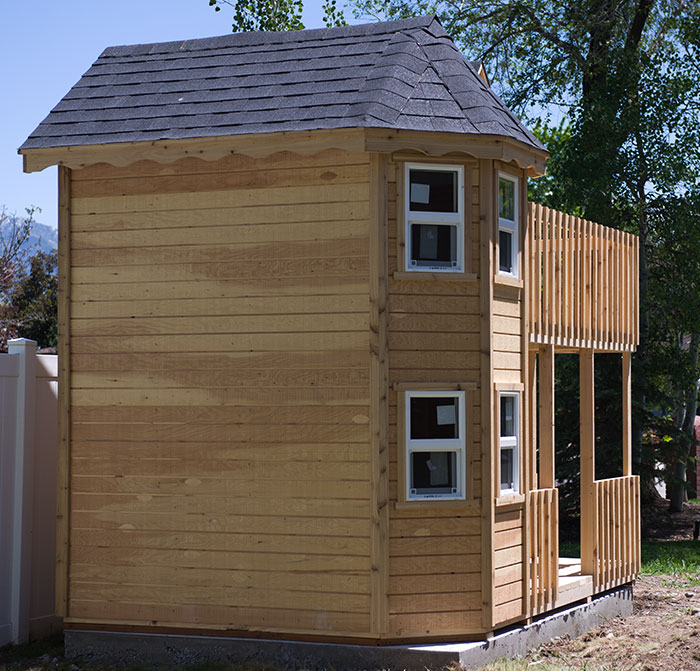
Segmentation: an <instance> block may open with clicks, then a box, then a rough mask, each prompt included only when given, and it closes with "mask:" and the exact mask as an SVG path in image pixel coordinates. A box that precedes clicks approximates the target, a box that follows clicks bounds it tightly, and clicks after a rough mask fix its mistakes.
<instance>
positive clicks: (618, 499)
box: [582, 475, 640, 590]
mask: <svg viewBox="0 0 700 671" xmlns="http://www.w3.org/2000/svg"><path fill="white" fill-rule="evenodd" d="M594 491H595V499H596V506H597V527H598V531H597V539H598V559H597V562H596V566H595V567H594V570H593V572H592V575H593V576H594V584H595V587H596V588H597V589H600V590H602V589H607V588H610V587H614V586H616V585H619V584H621V583H624V582H629V581H630V580H633V579H634V578H635V577H636V574H637V573H638V572H639V570H640V551H639V548H640V531H639V521H640V515H639V477H638V476H634V475H632V476H622V477H619V478H609V479H607V480H598V481H596V482H595V483H594ZM582 556H583V555H582Z"/></svg>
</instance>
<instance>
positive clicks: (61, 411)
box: [56, 166, 71, 617]
mask: <svg viewBox="0 0 700 671" xmlns="http://www.w3.org/2000/svg"><path fill="white" fill-rule="evenodd" d="M70 190H71V170H70V169H69V168H65V167H63V166H59V167H58V379H59V383H58V458H57V489H56V491H57V501H56V614H57V615H60V616H62V617H66V616H67V615H68V570H69V554H70V548H69V544H68V538H69V530H70V507H69V505H70V504H69V502H70V499H69V486H70V385H71V381H70V331H69V325H70V296H71V286H70V281H71V273H70V219H71V192H70Z"/></svg>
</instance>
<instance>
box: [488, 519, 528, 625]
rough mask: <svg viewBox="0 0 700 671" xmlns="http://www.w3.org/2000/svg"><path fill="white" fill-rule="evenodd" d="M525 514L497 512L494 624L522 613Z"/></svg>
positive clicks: (495, 528)
mask: <svg viewBox="0 0 700 671" xmlns="http://www.w3.org/2000/svg"><path fill="white" fill-rule="evenodd" d="M522 546H523V511H522V509H521V508H513V509H508V510H497V511H496V517H495V523H494V542H493V550H494V571H493V576H494V582H493V592H494V599H493V601H494V622H495V623H501V622H506V621H508V620H512V619H513V618H517V617H519V616H520V615H522V613H523V575H524V566H523V557H522V554H523V548H522Z"/></svg>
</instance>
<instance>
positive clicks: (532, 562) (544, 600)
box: [526, 489, 559, 615]
mask: <svg viewBox="0 0 700 671" xmlns="http://www.w3.org/2000/svg"><path fill="white" fill-rule="evenodd" d="M527 496H528V504H529V505H528V507H527V510H528V520H527V527H526V528H527V529H528V533H529V557H528V559H529V569H530V612H531V613H532V614H533V615H536V614H538V613H542V612H544V611H546V610H551V609H552V608H554V604H555V603H556V601H557V598H558V593H559V491H558V490H556V489H536V490H533V491H531V492H528V494H527Z"/></svg>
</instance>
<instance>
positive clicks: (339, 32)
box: [100, 14, 439, 58]
mask: <svg viewBox="0 0 700 671" xmlns="http://www.w3.org/2000/svg"><path fill="white" fill-rule="evenodd" d="M434 21H437V18H436V17H435V15H434V14H432V15H427V16H418V17H411V18H407V19H395V20H391V21H375V22H372V23H359V24H353V25H348V26H333V27H331V28H306V29H304V30H278V31H262V30H258V31H246V32H239V33H227V34H224V35H213V36H211V37H199V38H196V39H185V40H169V41H166V42H145V43H141V44H138V43H137V44H123V45H113V46H109V47H106V48H105V49H104V51H103V52H102V54H101V55H100V58H102V57H105V58H110V57H111V56H116V55H121V54H123V53H124V50H129V52H130V53H133V54H137V53H154V51H153V49H154V48H155V47H160V49H158V50H157V51H156V52H155V53H168V52H173V51H195V50H197V46H203V45H204V44H205V43H209V44H211V46H210V47H205V48H210V49H218V48H220V47H222V46H226V45H227V44H228V45H231V46H234V45H236V46H244V45H247V44H256V45H264V44H271V43H276V44H280V43H284V42H303V41H307V40H314V39H318V38H319V37H342V36H344V35H348V36H352V35H373V34H381V33H396V32H402V31H404V30H410V29H411V28H422V27H424V26H429V25H431V24H432V23H433V22H434ZM438 23H439V21H438ZM397 29H398V30H397ZM147 47H148V48H150V49H149V50H148V51H144V50H145V49H146V48H147Z"/></svg>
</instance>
